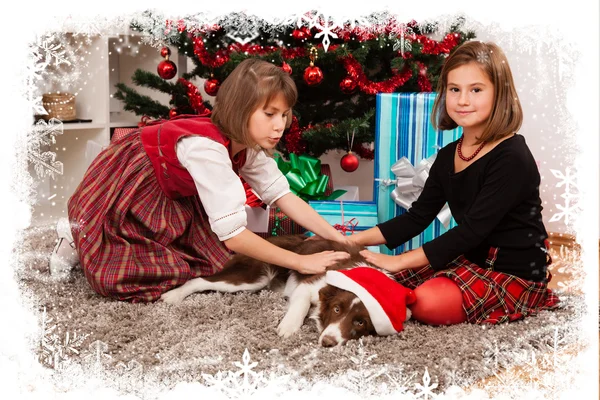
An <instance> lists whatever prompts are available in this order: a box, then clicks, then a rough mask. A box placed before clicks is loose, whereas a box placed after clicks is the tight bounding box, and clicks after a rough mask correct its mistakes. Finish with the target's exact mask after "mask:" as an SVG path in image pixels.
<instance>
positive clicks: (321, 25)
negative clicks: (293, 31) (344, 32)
mask: <svg viewBox="0 0 600 400" xmlns="http://www.w3.org/2000/svg"><path fill="white" fill-rule="evenodd" d="M297 21H298V22H297V26H298V28H300V27H301V26H302V25H303V23H304V22H307V24H308V28H309V29H312V28H317V29H318V30H319V33H317V34H316V35H315V39H319V38H321V37H322V38H323V48H324V49H325V51H327V49H328V48H329V45H330V44H331V39H330V38H334V39H337V37H338V36H337V34H336V33H334V32H333V31H334V30H335V29H339V28H341V27H342V25H341V24H340V23H339V19H338V18H335V17H332V16H330V15H327V14H324V13H321V12H319V11H316V12H314V14H313V12H309V13H306V14H303V15H300V16H299V17H298V19H297Z"/></svg>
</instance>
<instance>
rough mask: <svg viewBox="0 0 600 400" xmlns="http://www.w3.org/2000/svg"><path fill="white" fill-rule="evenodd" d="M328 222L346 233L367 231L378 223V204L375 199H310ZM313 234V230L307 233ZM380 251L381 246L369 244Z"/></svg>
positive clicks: (374, 249)
mask: <svg viewBox="0 0 600 400" xmlns="http://www.w3.org/2000/svg"><path fill="white" fill-rule="evenodd" d="M308 204H310V206H311V207H312V208H314V209H315V211H317V212H318V213H319V215H321V216H322V217H323V218H324V219H325V220H326V221H327V222H329V223H330V224H331V225H332V226H335V227H337V228H338V229H339V230H340V231H341V232H343V233H344V234H346V235H351V234H352V233H356V232H360V231H365V230H367V229H369V228H372V227H374V226H375V225H376V224H377V205H376V204H375V202H373V201H309V202H308ZM307 235H308V236H312V235H313V233H312V232H308V233H307ZM367 248H368V249H369V250H371V251H373V252H376V253H379V252H380V250H379V246H369V247H367Z"/></svg>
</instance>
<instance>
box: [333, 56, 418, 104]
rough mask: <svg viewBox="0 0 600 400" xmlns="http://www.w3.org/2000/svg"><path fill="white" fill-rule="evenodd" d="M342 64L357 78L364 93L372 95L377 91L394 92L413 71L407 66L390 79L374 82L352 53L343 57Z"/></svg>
mask: <svg viewBox="0 0 600 400" xmlns="http://www.w3.org/2000/svg"><path fill="white" fill-rule="evenodd" d="M342 65H343V66H344V68H346V71H348V74H349V75H350V76H351V77H352V78H353V79H354V80H356V82H357V83H358V87H359V88H360V90H361V91H363V92H364V93H367V94H372V95H374V94H377V93H392V92H393V91H394V90H396V89H397V88H398V87H400V86H402V85H404V84H405V83H406V82H407V81H408V80H409V79H410V77H411V76H412V71H411V70H410V69H408V68H407V69H405V70H404V71H403V72H400V73H399V74H397V75H394V76H392V77H391V78H390V79H388V80H385V81H382V82H373V81H370V80H369V79H367V76H366V75H365V73H364V71H363V69H362V65H360V63H359V62H358V61H356V59H355V58H354V57H353V56H352V55H349V56H347V57H343V58H342Z"/></svg>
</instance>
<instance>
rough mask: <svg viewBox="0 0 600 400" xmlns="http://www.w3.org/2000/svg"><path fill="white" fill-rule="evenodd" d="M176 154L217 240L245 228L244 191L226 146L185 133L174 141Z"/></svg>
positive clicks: (232, 235)
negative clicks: (193, 186) (176, 141)
mask: <svg viewBox="0 0 600 400" xmlns="http://www.w3.org/2000/svg"><path fill="white" fill-rule="evenodd" d="M177 158H178V159H179V162H180V163H181V165H183V166H184V167H185V168H186V169H187V170H188V172H189V173H190V175H191V176H192V178H193V179H194V183H195V185H196V189H197V190H198V195H199V196H200V201H201V202H202V206H203V207H204V210H205V211H206V214H207V215H208V221H209V224H210V228H211V230H212V231H213V232H214V233H215V234H216V235H217V236H218V237H219V240H221V241H223V240H227V239H230V238H232V237H234V236H236V235H238V234H239V233H240V232H242V231H243V230H244V229H246V210H245V207H244V205H245V204H246V192H245V190H244V187H243V185H242V182H241V181H240V178H239V177H238V176H237V175H236V174H235V172H234V171H233V169H232V165H231V160H230V159H229V154H228V152H227V148H226V147H225V146H223V145H222V144H220V143H217V142H215V141H214V140H212V139H209V138H206V137H202V136H188V137H185V138H183V139H181V140H179V142H178V143H177Z"/></svg>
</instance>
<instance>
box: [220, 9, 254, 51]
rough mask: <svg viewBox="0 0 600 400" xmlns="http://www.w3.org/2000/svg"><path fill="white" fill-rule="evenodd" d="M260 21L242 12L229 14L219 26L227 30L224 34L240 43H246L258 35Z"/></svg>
mask: <svg viewBox="0 0 600 400" xmlns="http://www.w3.org/2000/svg"><path fill="white" fill-rule="evenodd" d="M260 25H261V21H260V20H259V19H258V18H256V17H249V16H246V15H245V14H243V13H236V14H231V15H229V17H228V18H227V21H226V22H224V23H222V24H221V26H222V27H223V28H225V30H226V31H227V34H226V36H227V37H228V38H230V39H233V40H235V41H236V42H238V43H240V44H247V43H250V42H251V41H253V40H254V39H256V38H257V37H258V36H259V35H260V31H259V29H260Z"/></svg>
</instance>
